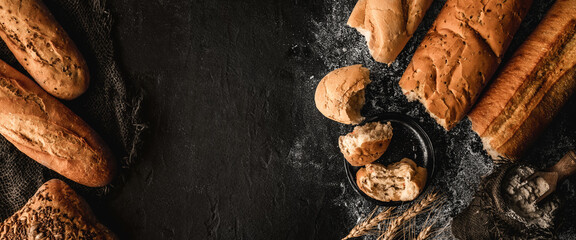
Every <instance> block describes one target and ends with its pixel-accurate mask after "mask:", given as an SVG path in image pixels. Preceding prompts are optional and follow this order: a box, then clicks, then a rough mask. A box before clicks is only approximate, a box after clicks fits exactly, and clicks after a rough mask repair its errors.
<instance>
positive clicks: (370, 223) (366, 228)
mask: <svg viewBox="0 0 576 240" xmlns="http://www.w3.org/2000/svg"><path fill="white" fill-rule="evenodd" d="M377 209H378V207H376V208H375V209H374V211H372V213H371V214H370V216H368V217H367V218H366V219H365V220H364V221H362V222H361V223H359V224H358V225H356V226H355V227H354V228H352V230H351V231H350V233H348V235H347V236H346V237H344V238H342V240H346V239H350V238H355V237H361V236H364V235H368V234H370V233H372V232H373V231H374V230H375V229H376V227H377V226H378V224H380V223H381V222H383V221H384V220H386V219H389V218H390V215H392V211H393V210H394V208H393V207H390V208H388V209H386V210H382V211H381V212H380V213H378V215H376V216H375V217H372V216H373V215H374V213H375V212H376V211H377Z"/></svg>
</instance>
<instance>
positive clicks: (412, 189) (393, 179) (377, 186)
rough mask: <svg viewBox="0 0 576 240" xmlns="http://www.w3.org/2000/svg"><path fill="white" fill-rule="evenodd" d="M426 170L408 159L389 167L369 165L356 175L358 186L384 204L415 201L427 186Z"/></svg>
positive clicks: (377, 164)
mask: <svg viewBox="0 0 576 240" xmlns="http://www.w3.org/2000/svg"><path fill="white" fill-rule="evenodd" d="M427 174H428V173H427V171H426V168H423V167H418V166H417V165H416V163H414V161H412V160H411V159H408V158H404V159H402V160H401V161H400V162H397V163H393V164H390V165H388V166H387V167H386V166H384V165H382V164H379V163H371V164H367V165H366V167H364V168H361V169H360V170H358V172H357V173H356V184H358V187H359V188H360V190H362V191H363V192H364V193H366V195H368V196H369V197H371V198H374V199H376V200H379V201H382V202H390V201H411V200H414V199H415V198H416V197H418V195H419V194H420V192H422V189H423V188H424V185H425V184H426V178H427Z"/></svg>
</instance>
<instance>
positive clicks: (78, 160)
mask: <svg viewBox="0 0 576 240" xmlns="http://www.w3.org/2000/svg"><path fill="white" fill-rule="evenodd" d="M0 134H2V135H3V136H4V137H5V138H6V139H7V140H8V141H10V142H11V143H12V144H14V146H16V147H17V148H18V149H19V150H20V151H22V152H23V153H25V154H26V155H28V156H29V157H30V158H32V159H34V160H36V161H37V162H39V163H41V164H42V165H44V166H46V167H48V168H50V169H52V170H54V171H56V172H58V173H60V174H61V175H63V176H65V177H67V178H69V179H71V180H73V181H75V182H78V183H80V184H84V185H86V186H90V187H99V186H104V185H106V184H108V183H109V182H110V181H111V180H112V178H113V176H114V172H115V167H116V163H115V160H114V157H113V156H112V153H111V151H110V149H109V148H108V146H107V145H106V143H104V141H103V140H102V139H101V138H100V136H99V135H98V134H97V133H96V132H95V131H94V130H93V129H92V128H90V126H88V124H86V122H84V121H83V120H82V119H80V117H78V116H77V115H76V114H74V113H73V112H72V111H71V110H70V109H68V108H67V107H66V106H64V105H63V104H62V103H60V102H59V101H58V100H56V99H55V98H53V97H52V96H50V95H49V94H48V93H46V92H45V91H44V90H42V88H40V87H39V86H38V85H37V84H36V83H35V82H34V81H32V80H30V79H29V78H27V77H26V76H24V75H23V74H21V73H20V72H18V71H17V70H15V69H14V68H12V67H10V66H9V65H8V64H6V63H4V62H2V61H1V60H0Z"/></svg>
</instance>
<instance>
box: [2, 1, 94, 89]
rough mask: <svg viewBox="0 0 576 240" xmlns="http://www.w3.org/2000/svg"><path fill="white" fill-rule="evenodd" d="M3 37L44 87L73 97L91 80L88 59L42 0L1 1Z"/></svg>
mask: <svg viewBox="0 0 576 240" xmlns="http://www.w3.org/2000/svg"><path fill="white" fill-rule="evenodd" d="M0 37H1V38H2V39H3V40H4V42H6V45H7V46H8V48H10V51H12V53H14V56H15V57H16V59H18V61H19V62H20V64H21V65H22V66H23V67H24V68H25V69H26V71H28V73H30V75H31V76H32V77H33V78H34V80H36V82H38V84H40V86H41V87H42V88H44V90H46V91H47V92H48V93H50V94H52V95H53V96H55V97H57V98H61V99H65V100H71V99H74V98H76V97H78V96H80V95H81V94H82V93H84V92H85V91H86V89H87V88H88V85H89V82H90V75H89V73H88V66H87V65H86V61H85V60H84V58H83V57H82V54H80V51H78V49H77V48H76V45H75V44H74V42H72V40H71V39H70V37H68V34H66V32H65V31H64V29H62V27H61V26H60V25H59V24H58V22H57V21H56V19H54V17H53V16H52V14H51V13H50V11H49V10H48V8H46V6H45V5H44V3H42V1H41V0H27V1H16V0H4V1H2V2H1V3H0Z"/></svg>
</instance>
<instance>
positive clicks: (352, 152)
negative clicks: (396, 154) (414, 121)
mask: <svg viewBox="0 0 576 240" xmlns="http://www.w3.org/2000/svg"><path fill="white" fill-rule="evenodd" d="M391 139H392V126H391V124H390V122H388V123H386V124H383V123H380V122H372V123H367V124H365V125H363V126H357V127H355V128H354V131H352V132H351V133H348V134H346V135H345V136H340V138H339V139H338V145H339V146H340V151H341V152H342V154H344V158H346V160H348V162H349V163H350V164H351V165H352V166H364V165H366V164H368V163H372V162H374V161H376V160H377V159H378V158H380V157H381V156H382V154H384V152H386V149H388V145H389V144H390V140H391Z"/></svg>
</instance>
